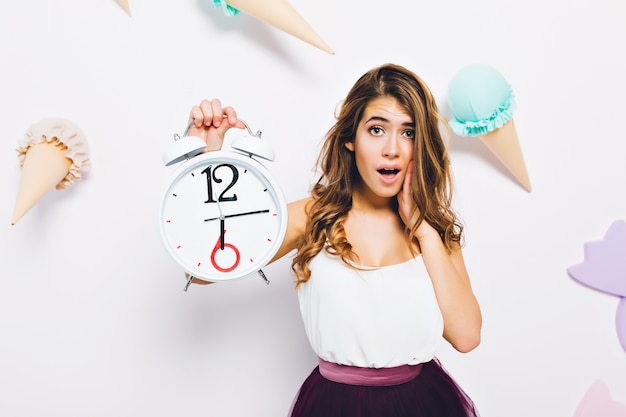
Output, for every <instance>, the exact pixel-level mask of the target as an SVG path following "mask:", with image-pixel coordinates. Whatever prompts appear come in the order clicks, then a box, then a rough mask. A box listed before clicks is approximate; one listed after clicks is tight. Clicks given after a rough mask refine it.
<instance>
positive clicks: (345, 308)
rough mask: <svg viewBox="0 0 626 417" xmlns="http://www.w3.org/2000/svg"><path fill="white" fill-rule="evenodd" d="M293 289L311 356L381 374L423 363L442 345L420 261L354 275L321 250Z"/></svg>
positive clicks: (428, 283)
mask: <svg viewBox="0 0 626 417" xmlns="http://www.w3.org/2000/svg"><path fill="white" fill-rule="evenodd" d="M309 266H310V268H311V271H312V274H311V278H310V279H309V280H308V281H307V282H306V283H304V284H301V285H300V286H299V287H298V300H299V302H300V312H301V314H302V319H303V321H304V327H305V331H306V333H307V336H308V338H309V341H310V343H311V347H312V348H313V351H314V352H315V353H316V354H317V355H318V356H319V357H320V358H322V359H324V360H326V361H329V362H335V363H338V364H342V365H352V366H360V367H369V368H386V367H394V366H400V365H405V364H410V365H415V364H418V363H423V362H428V361H429V360H430V359H432V358H433V357H434V355H435V351H436V349H437V347H438V346H439V343H440V342H441V341H442V335H443V317H442V315H441V311H440V309H439V305H438V304H437V299H436V297H435V292H434V289H433V286H432V283H431V281H430V277H429V276H428V273H427V272H426V267H425V265H424V261H423V259H422V257H421V256H418V257H416V258H415V259H411V260H409V261H406V262H403V263H400V264H397V265H390V266H383V267H380V268H373V267H363V268H364V269H365V270H363V269H361V270H356V269H352V268H350V267H348V266H346V265H345V264H344V263H343V262H342V261H341V259H340V258H339V257H338V256H333V255H331V254H329V253H327V252H326V251H325V250H322V251H321V252H320V253H319V254H318V255H316V256H315V257H314V258H313V259H312V260H311V263H310V264H309Z"/></svg>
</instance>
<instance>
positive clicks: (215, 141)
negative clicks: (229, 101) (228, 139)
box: [187, 99, 246, 151]
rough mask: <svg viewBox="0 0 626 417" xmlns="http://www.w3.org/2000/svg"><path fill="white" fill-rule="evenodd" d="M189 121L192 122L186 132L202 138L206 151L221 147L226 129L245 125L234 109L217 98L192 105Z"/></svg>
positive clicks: (242, 127)
mask: <svg viewBox="0 0 626 417" xmlns="http://www.w3.org/2000/svg"><path fill="white" fill-rule="evenodd" d="M189 121H190V122H193V124H192V125H191V126H190V127H189V130H188V131H187V133H188V134H189V135H191V136H199V137H201V138H202V139H204V141H205V142H206V144H207V150H208V151H217V150H220V149H221V148H222V143H223V141H224V135H225V134H226V132H227V131H228V129H230V128H232V127H236V128H239V129H244V128H245V127H246V125H245V124H244V123H243V122H242V121H241V120H239V119H237V112H236V111H235V109H234V108H233V107H231V106H227V107H223V106H222V102H221V101H220V100H219V99H213V100H206V99H205V100H202V102H200V104H199V105H196V106H193V107H192V108H191V112H190V113H189Z"/></svg>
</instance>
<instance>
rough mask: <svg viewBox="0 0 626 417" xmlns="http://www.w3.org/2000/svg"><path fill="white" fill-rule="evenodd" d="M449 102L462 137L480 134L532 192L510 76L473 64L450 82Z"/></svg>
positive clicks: (455, 126)
mask: <svg viewBox="0 0 626 417" xmlns="http://www.w3.org/2000/svg"><path fill="white" fill-rule="evenodd" d="M448 104H449V105H450V109H451V110H452V115H453V116H454V117H453V119H452V120H450V121H449V123H450V128H452V130H453V131H454V132H455V133H456V134H457V135H459V136H477V137H479V138H480V140H481V141H482V142H483V143H484V144H485V146H487V148H489V150H490V151H491V152H492V153H493V154H494V155H495V156H496V157H497V158H498V159H499V160H500V162H502V164H503V165H504V166H505V167H506V168H507V169H508V170H509V172H510V173H511V174H512V175H513V176H514V177H515V178H516V179H517V180H518V181H519V182H520V184H521V185H522V186H523V187H524V188H525V189H526V191H528V192H530V191H531V190H532V186H531V184H530V179H529V178H528V172H527V170H526V164H525V163H524V156H523V154H522V150H521V147H520V144H519V139H518V137H517V131H516V129H515V124H514V121H513V112H514V111H515V98H514V96H513V90H512V89H511V85H510V84H509V83H508V82H507V81H506V79H504V77H503V76H502V75H501V74H500V73H499V72H498V71H497V70H496V69H495V68H493V67H491V66H489V65H483V64H475V65H469V66H467V67H465V68H463V69H461V70H460V71H459V72H458V73H457V74H456V75H455V76H454V77H453V78H452V80H451V81H450V85H449V88H448Z"/></svg>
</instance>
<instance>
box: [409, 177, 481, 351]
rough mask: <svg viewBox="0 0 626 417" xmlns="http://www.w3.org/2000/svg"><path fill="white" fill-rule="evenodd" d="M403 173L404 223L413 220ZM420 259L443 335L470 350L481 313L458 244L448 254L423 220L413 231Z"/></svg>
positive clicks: (475, 342)
mask: <svg viewBox="0 0 626 417" xmlns="http://www.w3.org/2000/svg"><path fill="white" fill-rule="evenodd" d="M408 171H409V173H407V174H406V176H405V179H404V185H403V187H402V190H401V191H400V193H399V194H398V207H399V212H400V216H401V217H402V220H403V221H404V223H405V224H406V225H407V226H411V225H412V224H413V223H414V222H415V221H414V220H413V219H410V218H409V216H410V215H411V213H412V212H413V210H412V209H413V207H414V202H413V199H412V198H411V195H410V193H411V189H410V182H411V174H410V172H411V169H410V168H409V169H408ZM415 237H416V238H417V240H418V242H419V245H420V249H421V251H422V258H423V259H424V264H425V265H426V269H427V271H428V275H429V276H430V279H431V281H432V283H433V287H434V289H435V295H436V297H437V303H438V304H439V309H440V310H441V313H442V315H443V323H444V325H443V336H444V338H445V339H446V340H447V341H448V342H450V344H451V345H452V346H453V347H454V348H455V349H456V350H458V351H460V352H469V351H471V350H472V349H474V348H475V347H476V346H478V344H479V343H480V330H481V327H482V314H481V312H480V307H479V305H478V301H477V300H476V297H475V296H474V293H473V291H472V286H471V284H470V278H469V274H468V273H467V269H466V267H465V261H464V260H463V254H462V251H461V248H460V247H457V248H456V249H454V250H453V251H452V252H451V253H450V252H449V251H448V248H446V246H445V245H444V244H443V242H442V240H441V237H440V236H439V233H437V231H436V230H435V228H433V227H432V226H431V225H430V224H428V223H427V222H426V221H423V222H422V224H420V226H419V227H418V228H417V230H416V232H415Z"/></svg>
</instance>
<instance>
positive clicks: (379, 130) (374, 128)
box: [369, 126, 385, 136]
mask: <svg viewBox="0 0 626 417" xmlns="http://www.w3.org/2000/svg"><path fill="white" fill-rule="evenodd" d="M369 132H370V133H371V134H372V135H374V136H382V135H383V134H384V133H385V131H384V130H383V128H382V127H380V126H372V127H370V128H369Z"/></svg>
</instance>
